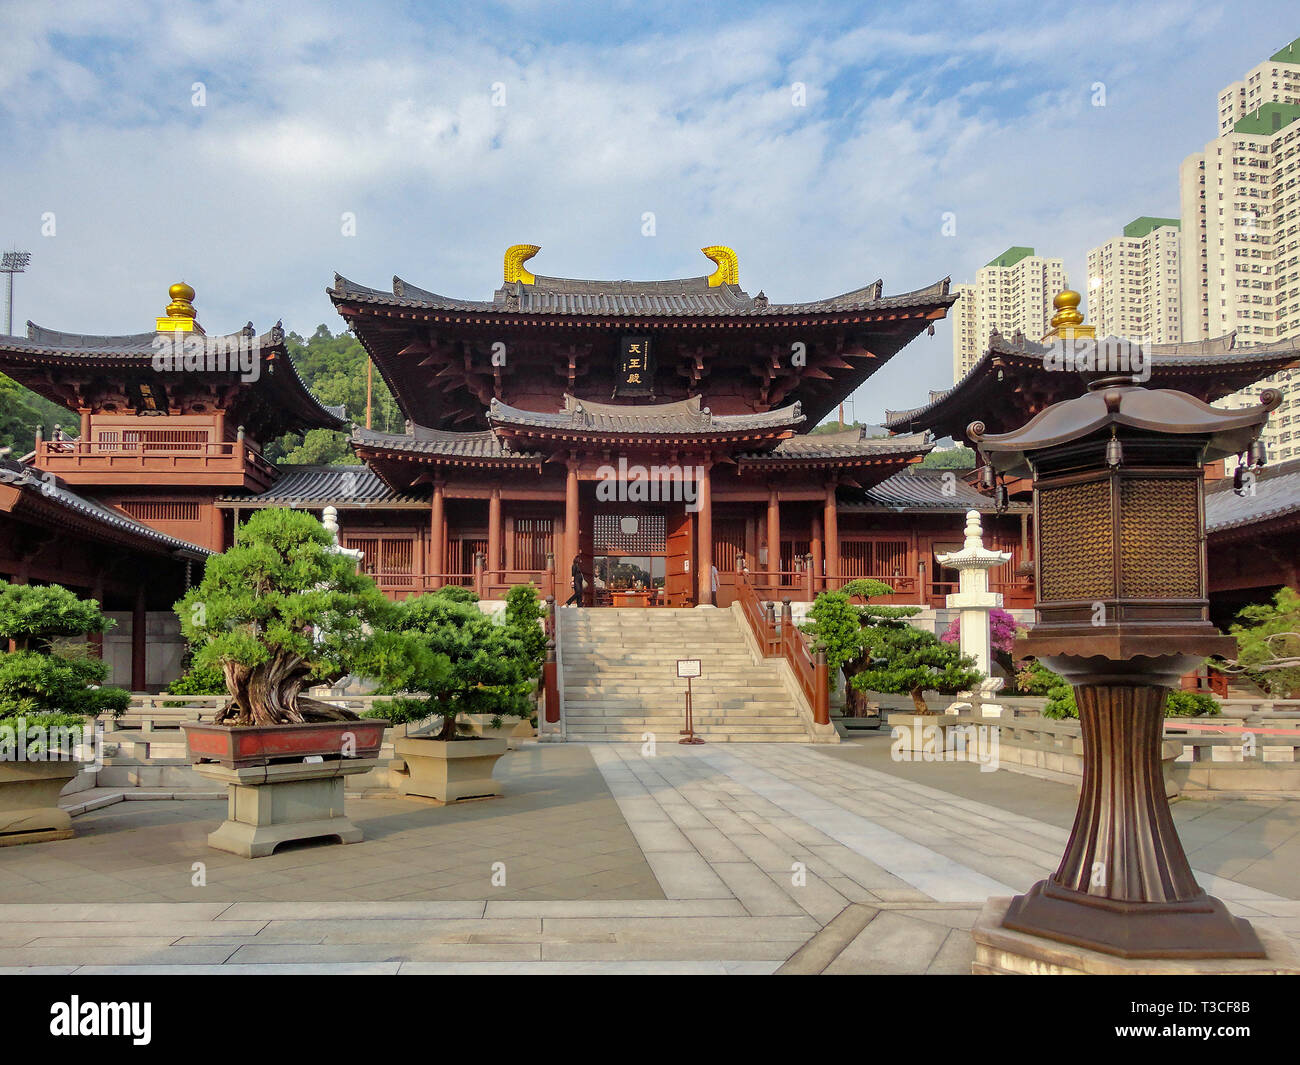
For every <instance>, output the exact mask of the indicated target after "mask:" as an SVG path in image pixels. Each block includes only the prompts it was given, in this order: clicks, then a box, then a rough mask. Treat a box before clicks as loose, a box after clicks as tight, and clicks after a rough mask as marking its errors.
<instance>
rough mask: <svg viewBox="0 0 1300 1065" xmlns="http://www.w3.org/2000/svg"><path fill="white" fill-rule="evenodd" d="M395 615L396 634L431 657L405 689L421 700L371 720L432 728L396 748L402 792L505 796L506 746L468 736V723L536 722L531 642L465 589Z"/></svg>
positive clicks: (410, 603) (407, 604)
mask: <svg viewBox="0 0 1300 1065" xmlns="http://www.w3.org/2000/svg"><path fill="white" fill-rule="evenodd" d="M398 610H399V616H398V619H397V621H396V627H397V629H398V630H399V631H401V632H403V633H406V634H408V635H411V636H413V637H415V638H416V639H418V640H419V641H420V642H421V643H422V644H423V646H424V648H425V649H426V651H427V652H428V653H429V654H428V657H427V659H426V660H425V663H426V664H425V666H424V667H423V669H422V670H421V671H419V672H418V673H417V674H416V675H414V676H410V677H408V678H405V681H404V687H405V689H406V690H407V691H408V692H410V691H418V692H420V693H423V694H421V695H418V696H412V695H403V696H399V697H398V698H395V699H393V700H392V701H391V702H389V703H388V704H387V705H386V706H385V707H384V708H383V710H376V711H373V712H374V713H382V714H383V715H384V716H385V717H388V718H389V719H391V720H392V721H394V722H398V723H405V724H408V725H410V724H416V723H429V724H430V726H431V727H430V728H428V729H427V730H425V731H416V732H414V733H413V732H411V731H410V729H409V728H408V731H407V735H406V736H405V737H401V738H398V739H396V740H395V741H394V744H393V749H394V753H395V754H396V755H397V757H398V758H399V759H400V760H401V761H402V762H403V763H404V765H403V767H402V768H401V769H400V770H399V772H401V774H402V777H403V779H402V781H401V784H400V785H399V790H400V791H401V792H402V794H404V795H408V796H419V797H423V798H427V799H433V800H435V801H437V802H442V803H448V802H456V801H458V800H460V799H472V798H487V797H489V796H494V795H500V794H501V786H500V784H498V783H497V782H496V781H495V780H493V778H492V771H493V767H494V766H495V765H496V762H497V760H498V759H500V758H501V756H502V755H504V754H505V753H506V741H505V740H504V739H497V738H486V737H481V736H474V735H470V734H469V732H470V730H469V724H468V722H467V721H465V720H464V719H465V718H466V717H467V716H469V715H475V714H480V715H485V716H486V717H488V718H489V719H490V720H491V721H493V722H495V723H498V724H499V723H500V722H501V721H502V720H504V719H506V718H524V717H529V716H530V715H531V714H532V709H533V702H532V697H531V696H532V690H533V686H534V681H535V679H536V677H537V673H538V670H539V662H538V657H537V650H536V647H535V646H534V645H533V642H530V641H531V637H530V636H528V635H525V634H523V633H521V631H520V628H519V626H517V625H515V624H511V623H509V621H507V624H504V625H498V624H496V623H495V622H494V621H493V620H492V619H491V618H489V617H487V616H486V615H484V614H483V613H482V611H480V610H479V608H478V604H477V602H475V601H474V600H473V599H472V598H469V599H467V597H466V594H465V591H464V589H460V588H443V589H440V590H439V591H437V592H434V593H432V594H429V595H421V596H416V597H414V598H411V599H407V600H405V601H403V602H402V603H401V604H399V605H398ZM517 616H518V615H517ZM533 621H534V624H535V622H536V619H535V618H534V619H533ZM539 631H540V630H539ZM544 646H545V645H544V643H543V644H542V647H543V649H544Z"/></svg>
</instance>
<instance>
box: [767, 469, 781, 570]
mask: <svg viewBox="0 0 1300 1065" xmlns="http://www.w3.org/2000/svg"><path fill="white" fill-rule="evenodd" d="M766 568H767V570H768V571H769V572H771V573H778V572H779V571H780V569H781V501H780V499H779V498H778V497H777V494H776V489H775V488H769V489H768V490H767V567H766ZM770 580H771V581H772V587H773V589H775V588H776V587H778V586H779V585H780V583H781V578H780V577H772V578H770Z"/></svg>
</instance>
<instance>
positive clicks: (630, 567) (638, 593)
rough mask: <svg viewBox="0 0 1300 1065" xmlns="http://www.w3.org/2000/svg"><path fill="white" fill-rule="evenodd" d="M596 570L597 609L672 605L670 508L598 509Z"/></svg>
mask: <svg viewBox="0 0 1300 1065" xmlns="http://www.w3.org/2000/svg"><path fill="white" fill-rule="evenodd" d="M591 569H592V593H593V598H594V602H595V605H596V606H618V607H638V606H640V607H649V606H664V605H666V601H667V593H666V590H665V585H666V578H667V573H668V550H667V516H666V514H665V513H664V508H662V507H640V506H635V505H630V504H627V503H610V504H598V505H597V508H596V511H595V513H594V514H593V515H592V535H591Z"/></svg>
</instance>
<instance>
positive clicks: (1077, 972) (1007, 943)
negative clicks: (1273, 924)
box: [971, 896, 1300, 976]
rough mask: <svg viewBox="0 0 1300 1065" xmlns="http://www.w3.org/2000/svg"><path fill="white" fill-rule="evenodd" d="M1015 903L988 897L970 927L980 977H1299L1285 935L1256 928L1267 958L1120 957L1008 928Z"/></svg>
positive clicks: (975, 970) (1298, 960) (1299, 962)
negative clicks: (1007, 917) (1006, 919)
mask: <svg viewBox="0 0 1300 1065" xmlns="http://www.w3.org/2000/svg"><path fill="white" fill-rule="evenodd" d="M1011 903H1012V900H1011V899H1010V898H1007V897H1005V896H1003V897H1001V898H991V899H989V900H988V902H987V903H985V905H984V909H983V910H982V911H981V913H980V915H979V919H978V920H977V921H976V922H975V926H974V927H973V928H972V929H971V937H972V938H973V939H974V941H975V961H974V963H973V964H972V966H971V972H973V973H974V974H975V975H977V976H1011V975H1020V976H1139V975H1161V976H1198V975H1199V976H1297V975H1300V958H1297V956H1296V952H1295V948H1294V947H1292V946H1291V943H1290V941H1289V940H1288V939H1287V938H1286V937H1285V936H1284V935H1282V934H1280V933H1277V932H1273V931H1271V930H1268V929H1262V928H1256V929H1255V933H1256V934H1257V935H1258V937H1259V942H1260V943H1261V944H1262V945H1263V948H1264V957H1262V958H1121V957H1117V956H1116V955H1114V954H1104V953H1102V952H1101V951H1097V950H1090V949H1089V948H1087V947H1082V946H1077V945H1075V944H1073V943H1062V942H1058V941H1057V940H1054V939H1046V938H1044V937H1043V936H1035V935H1030V934H1029V933H1027V932H1017V931H1014V930H1013V929H1010V928H1007V927H1005V926H1004V925H1003V923H1002V922H1003V921H1004V920H1005V918H1006V915H1007V911H1008V909H1010V907H1011ZM1220 905H1222V904H1221V903H1220ZM1237 920H1239V918H1238V919H1237ZM1243 923H1244V922H1243Z"/></svg>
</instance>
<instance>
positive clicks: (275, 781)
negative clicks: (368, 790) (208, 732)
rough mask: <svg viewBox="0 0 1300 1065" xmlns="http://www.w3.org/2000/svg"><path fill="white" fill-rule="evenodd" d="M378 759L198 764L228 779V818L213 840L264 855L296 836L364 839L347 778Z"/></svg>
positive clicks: (211, 776) (205, 773)
mask: <svg viewBox="0 0 1300 1065" xmlns="http://www.w3.org/2000/svg"><path fill="white" fill-rule="evenodd" d="M378 764H379V759H377V758H352V759H348V760H346V761H342V760H336V761H330V762H294V763H289V764H286V765H268V766H255V767H251V768H246V769H227V768H226V767H225V766H222V765H215V764H210V763H205V764H202V765H196V766H195V767H194V771H195V772H196V773H198V774H199V775H200V776H202V777H206V778H207V779H208V780H215V781H217V782H219V783H222V784H225V785H226V795H227V801H228V809H227V815H226V821H225V823H224V824H222V826H221V827H220V828H218V829H217V830H216V831H215V832H213V833H211V834H210V835H209V836H208V846H209V847H212V848H214V849H216V850H219V851H227V852H228V853H230V854H238V855H239V856H240V857H241V858H264V857H266V856H267V855H268V854H271V853H273V852H274V850H275V848H276V847H278V846H279V845H280V844H281V843H289V842H292V841H296V840H307V839H324V838H330V837H333V838H335V839H337V840H338V841H339V842H340V843H360V842H361V839H362V835H361V829H359V828H357V827H356V825H354V824H353V823H352V822H351V821H349V820H348V818H347V816H346V814H345V813H344V810H343V780H344V778H345V777H348V776H351V775H353V774H355V773H368V772H369V771H370V770H372V769H374V768H375V767H376V766H377V765H378Z"/></svg>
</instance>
